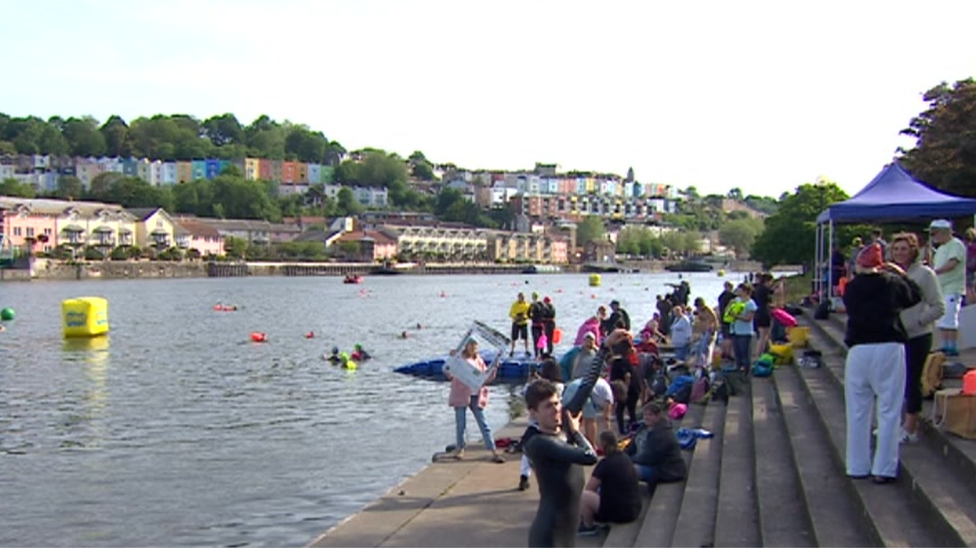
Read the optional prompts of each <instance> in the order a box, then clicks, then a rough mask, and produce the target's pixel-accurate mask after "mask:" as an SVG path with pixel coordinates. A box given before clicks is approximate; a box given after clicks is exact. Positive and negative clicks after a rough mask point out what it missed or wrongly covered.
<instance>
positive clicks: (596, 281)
mask: <svg viewBox="0 0 976 549" xmlns="http://www.w3.org/2000/svg"><path fill="white" fill-rule="evenodd" d="M601 282H602V281H601V279H600V275H598V274H591V275H590V286H599V285H600V283H601Z"/></svg>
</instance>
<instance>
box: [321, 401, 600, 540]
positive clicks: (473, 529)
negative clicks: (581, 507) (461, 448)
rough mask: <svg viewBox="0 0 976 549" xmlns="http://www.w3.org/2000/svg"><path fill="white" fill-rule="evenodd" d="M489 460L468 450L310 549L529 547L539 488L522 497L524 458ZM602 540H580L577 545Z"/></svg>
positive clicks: (480, 450) (513, 427)
mask: <svg viewBox="0 0 976 549" xmlns="http://www.w3.org/2000/svg"><path fill="white" fill-rule="evenodd" d="M525 426H526V423H525V419H520V420H516V421H514V422H512V423H511V424H509V425H508V426H506V427H505V428H503V429H501V430H500V431H499V432H498V433H496V434H495V436H496V437H498V438H504V437H513V438H517V437H519V436H521V434H522V431H524V430H525ZM489 456H490V454H489V453H488V452H487V451H485V450H484V447H483V446H480V445H479V446H469V447H468V449H467V452H466V455H465V459H464V460H462V461H444V462H438V463H433V464H431V465H429V466H427V467H426V468H424V469H423V470H422V471H421V472H420V473H418V474H417V475H415V476H413V477H411V478H409V479H407V480H406V481H405V482H404V483H403V484H401V485H400V486H397V487H395V488H393V489H392V490H390V492H388V493H387V494H386V495H384V496H383V497H381V498H380V499H379V500H377V501H375V502H373V503H372V504H370V505H368V506H367V507H365V508H364V509H363V510H362V511H360V512H359V513H356V514H355V515H353V516H351V517H349V518H348V519H346V520H345V521H343V522H341V523H340V524H338V525H337V526H336V527H334V528H332V529H330V530H329V531H327V532H326V533H325V534H323V535H322V536H320V537H319V538H318V539H316V540H315V541H313V542H312V543H311V544H310V545H309V546H310V547H525V546H526V544H527V543H528V532H529V524H530V523H531V522H532V519H533V517H534V516H535V510H536V506H537V505H538V502H539V494H538V488H537V486H536V484H535V483H534V482H533V483H532V487H531V488H530V489H529V490H526V491H524V492H519V491H518V489H517V486H518V478H519V458H520V457H521V454H505V457H506V459H507V461H506V462H505V463H502V464H498V463H492V462H491V461H489V460H488V457H489ZM587 475H589V471H587ZM601 541H602V540H601V538H580V539H579V540H578V543H577V546H579V547H597V546H599V545H600V542H601Z"/></svg>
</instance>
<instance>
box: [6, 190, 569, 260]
mask: <svg viewBox="0 0 976 549" xmlns="http://www.w3.org/2000/svg"><path fill="white" fill-rule="evenodd" d="M325 225H326V224H325V220H324V219H323V218H308V219H305V218H297V219H289V220H286V223H269V222H267V221H261V220H230V219H212V218H198V217H188V216H180V215H172V214H169V213H168V212H166V211H165V210H163V209H162V208H123V207H122V206H119V205H117V204H106V203H102V202H88V201H70V200H54V199H45V198H19V197H6V196H0V250H7V253H8V255H18V256H19V255H26V253H27V252H28V251H30V252H32V253H35V254H36V253H38V252H51V251H53V250H54V249H56V248H58V247H59V246H67V247H70V248H73V249H76V250H77V249H80V248H83V247H87V246H91V247H94V248H96V249H99V250H100V251H102V252H103V253H105V252H108V251H111V250H112V249H114V248H115V247H117V246H138V247H139V248H141V249H150V248H151V249H155V250H157V251H161V250H164V249H168V248H172V247H175V248H178V249H180V250H183V251H189V250H191V249H193V250H196V251H197V252H198V253H199V254H200V255H201V256H203V257H207V256H222V255H225V248H224V242H225V239H226V238H228V237H236V238H240V239H243V240H245V241H247V242H249V243H253V244H258V245H267V244H272V243H279V242H291V241H295V240H299V241H313V242H321V243H323V244H324V245H325V246H326V247H327V248H329V247H335V248H340V249H341V248H343V243H347V242H348V243H354V244H355V246H353V247H352V249H353V250H354V251H352V252H349V253H348V254H347V256H348V257H347V259H354V260H358V261H384V260H388V259H393V258H395V257H407V258H443V259H448V260H462V261H502V262H533V263H553V264H564V263H567V262H568V261H569V259H570V243H571V242H572V240H573V235H572V234H569V233H547V232H546V231H544V230H542V229H541V228H533V230H531V231H529V232H513V231H499V230H489V229H480V228H476V227H470V226H466V225H464V224H457V223H442V222H439V221H437V220H436V219H434V218H432V217H430V216H429V214H423V215H419V216H417V217H409V218H408V217H406V214H401V215H398V214H395V213H394V214H387V215H384V214H381V213H380V212H376V213H374V214H372V215H371V214H365V215H364V216H363V217H361V218H360V219H357V220H353V219H352V218H339V219H336V220H334V221H333V222H332V223H330V224H329V226H328V227H326V226H325ZM347 249H348V248H347Z"/></svg>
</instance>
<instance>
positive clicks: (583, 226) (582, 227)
mask: <svg viewBox="0 0 976 549" xmlns="http://www.w3.org/2000/svg"><path fill="white" fill-rule="evenodd" d="M605 239H606V229H605V228H604V226H603V220H602V219H600V217H599V216H595V215H590V216H587V217H586V219H584V220H583V221H581V222H580V223H579V225H577V227H576V245H577V246H585V245H586V244H587V243H588V242H601V241H603V240H605Z"/></svg>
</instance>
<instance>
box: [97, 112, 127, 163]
mask: <svg viewBox="0 0 976 549" xmlns="http://www.w3.org/2000/svg"><path fill="white" fill-rule="evenodd" d="M99 131H100V132H101V133H102V136H103V137H104V139H105V154H106V155H108V156H132V145H131V143H129V125H128V124H126V123H125V120H123V119H122V117H121V116H118V115H114V114H113V115H112V116H110V117H108V120H106V121H105V123H104V124H102V127H101V128H99Z"/></svg>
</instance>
